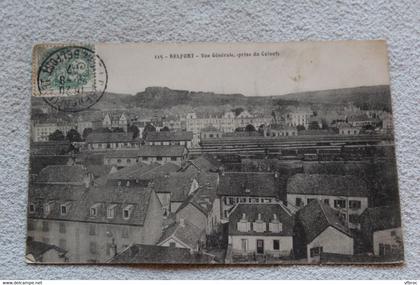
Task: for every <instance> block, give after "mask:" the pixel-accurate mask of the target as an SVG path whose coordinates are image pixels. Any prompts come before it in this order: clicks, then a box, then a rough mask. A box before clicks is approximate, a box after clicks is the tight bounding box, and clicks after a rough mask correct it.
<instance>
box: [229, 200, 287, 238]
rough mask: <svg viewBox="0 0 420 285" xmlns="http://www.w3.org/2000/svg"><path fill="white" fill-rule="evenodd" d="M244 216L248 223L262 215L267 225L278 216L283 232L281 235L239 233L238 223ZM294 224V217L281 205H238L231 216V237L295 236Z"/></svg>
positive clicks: (251, 232) (267, 232)
mask: <svg viewBox="0 0 420 285" xmlns="http://www.w3.org/2000/svg"><path fill="white" fill-rule="evenodd" d="M243 214H245V217H246V219H247V221H248V222H254V221H256V220H257V219H258V214H260V215H261V220H262V221H263V222H264V223H266V224H267V223H270V222H271V221H272V220H273V218H274V214H276V216H277V220H278V221H279V222H280V223H281V224H282V230H281V231H280V232H279V233H273V232H269V231H265V232H256V231H254V230H250V231H248V232H242V231H238V227H237V223H238V222H239V220H241V219H242V216H243ZM293 224H294V221H293V217H292V215H291V214H290V213H289V212H288V210H286V209H285V208H284V206H282V205H280V204H238V205H237V207H236V208H235V209H234V210H233V212H232V213H231V214H230V216H229V235H256V236H272V235H277V236H293ZM267 228H268V227H267Z"/></svg>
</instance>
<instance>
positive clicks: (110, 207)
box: [106, 204, 117, 219]
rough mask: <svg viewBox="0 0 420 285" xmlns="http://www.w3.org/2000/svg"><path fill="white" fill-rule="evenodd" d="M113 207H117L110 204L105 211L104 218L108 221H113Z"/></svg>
mask: <svg viewBox="0 0 420 285" xmlns="http://www.w3.org/2000/svg"><path fill="white" fill-rule="evenodd" d="M115 207H117V205H116V204H112V205H110V206H109V207H108V209H107V211H106V217H107V218H108V219H113V218H114V217H115Z"/></svg>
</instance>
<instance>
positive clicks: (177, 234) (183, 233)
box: [158, 220, 205, 249]
mask: <svg viewBox="0 0 420 285" xmlns="http://www.w3.org/2000/svg"><path fill="white" fill-rule="evenodd" d="M204 233H205V231H204V230H202V229H200V228H199V227H197V226H195V225H193V224H192V223H190V222H189V221H188V220H184V222H183V225H181V224H180V223H175V224H173V225H171V226H169V227H168V228H166V229H165V230H164V232H163V234H162V237H161V238H160V240H159V242H158V244H160V243H162V242H164V241H165V240H167V239H168V238H170V237H172V238H175V239H177V240H179V241H180V242H182V243H183V244H185V245H187V246H189V247H190V248H192V249H194V248H196V247H197V245H198V241H200V239H201V238H202V236H203V235H204Z"/></svg>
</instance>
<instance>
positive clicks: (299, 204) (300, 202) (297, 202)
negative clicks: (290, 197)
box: [296, 198, 302, 207]
mask: <svg viewBox="0 0 420 285" xmlns="http://www.w3.org/2000/svg"><path fill="white" fill-rule="evenodd" d="M296 206H298V207H300V206H302V199H301V198H296Z"/></svg>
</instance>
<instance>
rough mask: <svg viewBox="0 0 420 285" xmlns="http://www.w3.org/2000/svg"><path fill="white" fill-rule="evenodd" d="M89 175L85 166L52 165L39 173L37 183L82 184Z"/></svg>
mask: <svg viewBox="0 0 420 285" xmlns="http://www.w3.org/2000/svg"><path fill="white" fill-rule="evenodd" d="M88 173H89V172H88V170H87V169H86V167H84V166H83V165H50V166H47V167H45V168H43V169H42V170H41V171H40V172H39V175H38V177H37V179H36V182H39V183H72V184H73V183H76V184H82V183H83V179H84V178H85V177H86V175H87V174H88Z"/></svg>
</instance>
